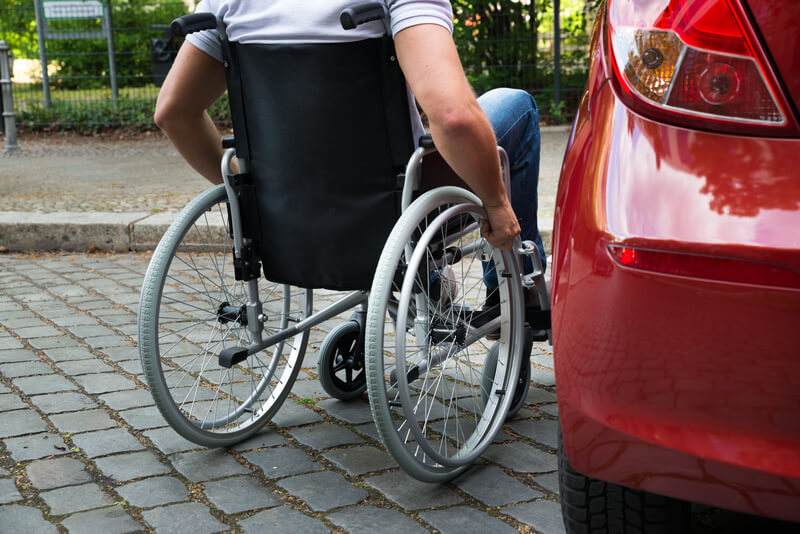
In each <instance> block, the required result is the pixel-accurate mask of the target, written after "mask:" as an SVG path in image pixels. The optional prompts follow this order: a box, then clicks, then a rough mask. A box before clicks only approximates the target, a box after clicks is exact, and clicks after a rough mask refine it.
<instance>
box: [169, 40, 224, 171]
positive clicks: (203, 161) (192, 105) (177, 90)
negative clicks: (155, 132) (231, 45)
mask: <svg viewBox="0 0 800 534" xmlns="http://www.w3.org/2000/svg"><path fill="white" fill-rule="evenodd" d="M225 87H226V86H225V70H224V68H223V66H222V64H221V63H220V62H219V61H217V60H216V59H214V58H212V57H211V56H209V55H208V54H206V53H204V52H202V51H200V50H199V49H197V48H196V47H195V46H193V45H192V44H191V43H190V42H189V41H185V42H184V43H183V45H182V46H181V48H180V50H179V51H178V56H177V57H176V58H175V63H174V64H173V65H172V67H171V68H170V70H169V74H167V78H166V80H164V85H163V86H162V87H161V91H160V92H159V94H158V101H157V102H156V112H155V117H154V119H155V123H156V124H157V125H158V127H159V128H161V130H162V131H163V132H164V133H165V134H166V136H167V137H168V138H169V140H170V141H171V142H172V144H173V145H175V148H176V149H178V152H180V154H181V156H183V158H184V159H185V160H186V161H187V163H189V165H191V166H192V168H194V169H195V170H196V171H197V172H199V173H200V174H201V175H203V176H204V177H205V178H206V179H207V180H208V181H210V182H211V183H214V184H219V183H222V175H221V173H220V163H221V161H222V153H223V150H222V140H221V136H220V134H219V132H218V131H217V127H216V126H215V125H214V122H213V121H212V120H211V117H209V115H208V113H207V112H206V109H208V107H209V106H211V104H213V103H214V102H215V101H216V100H217V99H218V98H219V97H220V96H222V94H223V93H224V92H225Z"/></svg>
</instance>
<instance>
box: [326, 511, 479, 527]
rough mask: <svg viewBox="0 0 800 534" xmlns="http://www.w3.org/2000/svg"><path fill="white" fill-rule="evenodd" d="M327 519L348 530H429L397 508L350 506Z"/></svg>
mask: <svg viewBox="0 0 800 534" xmlns="http://www.w3.org/2000/svg"><path fill="white" fill-rule="evenodd" d="M327 519H328V520H329V521H330V522H331V523H333V524H334V525H336V526H338V527H341V528H343V529H345V530H346V531H348V532H391V533H392V534H412V533H415V532H427V531H428V530H427V529H426V528H424V527H423V526H422V525H420V524H419V523H417V522H416V521H414V520H413V519H411V518H410V517H408V516H406V515H403V514H401V513H400V512H398V511H397V510H391V509H388V508H378V507H376V506H363V507H359V508H349V509H347V510H342V511H341V512H336V513H333V514H329V515H328V516H327ZM487 532H489V531H487Z"/></svg>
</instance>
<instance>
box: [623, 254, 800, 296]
mask: <svg viewBox="0 0 800 534" xmlns="http://www.w3.org/2000/svg"><path fill="white" fill-rule="evenodd" d="M608 252H609V254H611V257H612V258H614V259H615V260H616V261H617V263H619V264H620V265H624V266H625V267H630V268H632V269H639V270H642V271H652V272H657V273H663V274H671V275H675V276H687V277H690V278H703V279H706V280H715V281H718V282H734V283H739V284H753V285H760V286H771V287H785V288H791V289H800V272H798V271H797V270H796V269H792V268H791V267H788V266H785V265H776V264H774V263H766V262H759V261H753V260H747V259H742V258H731V257H723V256H709V255H705V254H689V253H686V252H675V251H670V250H654V249H647V248H639V247H630V246H624V245H618V244H610V245H608Z"/></svg>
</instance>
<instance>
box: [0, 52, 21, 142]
mask: <svg viewBox="0 0 800 534" xmlns="http://www.w3.org/2000/svg"><path fill="white" fill-rule="evenodd" d="M0 98H2V102H3V106H2V107H3V125H4V127H5V132H6V147H5V150H4V151H5V152H13V151H15V150H19V146H18V145H17V122H16V119H17V118H16V115H15V113H14V97H13V95H12V93H11V61H10V56H9V46H8V44H7V43H6V42H5V41H3V40H0Z"/></svg>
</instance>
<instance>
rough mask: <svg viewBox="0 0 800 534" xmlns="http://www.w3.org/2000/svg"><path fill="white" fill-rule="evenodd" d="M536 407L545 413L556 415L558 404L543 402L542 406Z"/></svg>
mask: <svg viewBox="0 0 800 534" xmlns="http://www.w3.org/2000/svg"><path fill="white" fill-rule="evenodd" d="M536 409H537V410H539V411H540V412H542V413H546V414H547V415H552V416H553V417H558V404H545V405H544V406H539V407H537V408H536Z"/></svg>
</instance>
